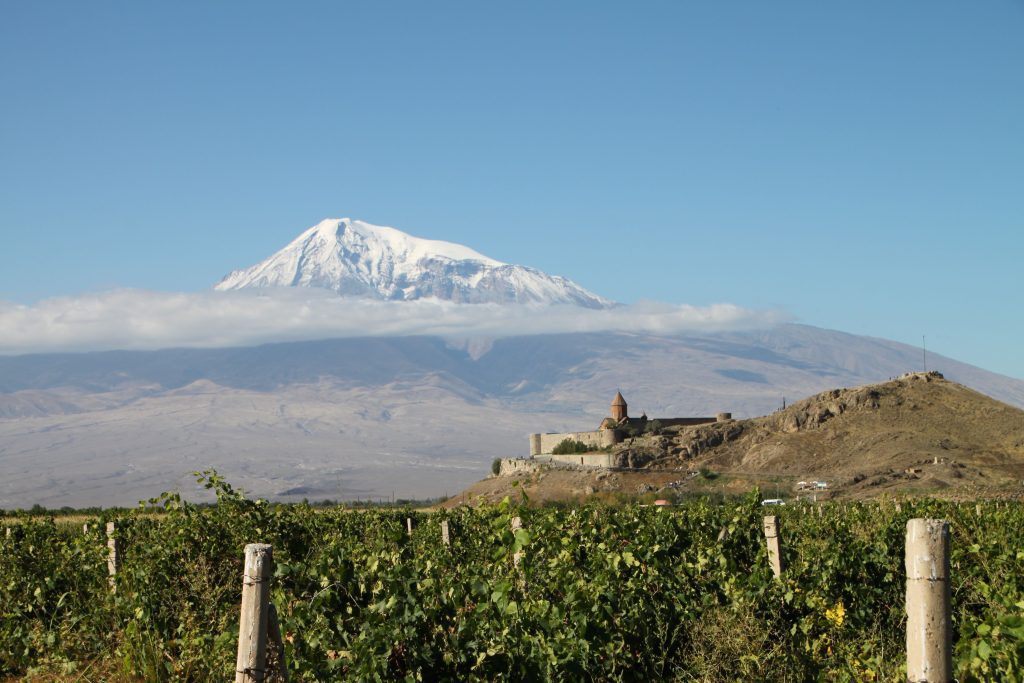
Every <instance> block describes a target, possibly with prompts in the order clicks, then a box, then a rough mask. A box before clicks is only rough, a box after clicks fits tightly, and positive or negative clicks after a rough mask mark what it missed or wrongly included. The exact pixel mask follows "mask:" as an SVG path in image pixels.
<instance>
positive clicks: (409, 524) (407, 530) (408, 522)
mask: <svg viewBox="0 0 1024 683" xmlns="http://www.w3.org/2000/svg"><path fill="white" fill-rule="evenodd" d="M405 533H406V534H408V535H409V536H410V537H411V536H412V517H406V518H405Z"/></svg>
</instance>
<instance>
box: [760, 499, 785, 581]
mask: <svg viewBox="0 0 1024 683" xmlns="http://www.w3.org/2000/svg"><path fill="white" fill-rule="evenodd" d="M764 537H765V539H766V540H767V541H768V563H769V564H771V566H772V573H773V574H775V578H776V579H777V578H779V576H780V575H781V574H782V548H781V547H780V544H779V518H778V517H776V516H775V515H768V516H767V517H765V518H764Z"/></svg>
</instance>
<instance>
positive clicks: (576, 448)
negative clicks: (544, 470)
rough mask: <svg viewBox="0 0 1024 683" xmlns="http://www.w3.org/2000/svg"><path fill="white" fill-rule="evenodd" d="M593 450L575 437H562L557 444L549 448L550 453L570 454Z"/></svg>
mask: <svg viewBox="0 0 1024 683" xmlns="http://www.w3.org/2000/svg"><path fill="white" fill-rule="evenodd" d="M592 450H594V449H593V448H591V447H590V446H588V445H587V444H585V443H583V442H582V441H577V440H576V439H569V438H566V439H562V440H561V441H560V442H559V443H558V445H557V446H555V447H554V448H552V449H551V454H552V455H572V454H573V453H589V452H590V451H592Z"/></svg>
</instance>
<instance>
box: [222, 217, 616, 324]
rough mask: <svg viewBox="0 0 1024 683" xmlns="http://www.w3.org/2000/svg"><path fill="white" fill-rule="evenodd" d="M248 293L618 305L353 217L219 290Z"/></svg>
mask: <svg viewBox="0 0 1024 683" xmlns="http://www.w3.org/2000/svg"><path fill="white" fill-rule="evenodd" d="M248 287H320V288H324V289H330V290H333V291H335V292H337V293H338V294H341V295H343V296H356V297H367V298H373V299H388V300H406V301H408V300H412V299H422V298H430V297H433V298H437V299H445V300H448V301H455V302H459V303H543V304H573V305H576V306H583V307H586V308H606V307H608V306H612V305H614V302H612V301H609V300H608V299H604V298H602V297H600V296H598V295H596V294H594V293H592V292H589V291H587V290H586V289H584V288H582V287H580V286H579V285H577V284H576V283H574V282H572V281H571V280H568V279H566V278H564V277H559V276H557V275H548V274H546V273H543V272H541V271H539V270H536V269H534V268H528V267H526V266H517V265H512V264H508V263H502V262H501V261H496V260H494V259H492V258H488V257H487V256H484V255H483V254H480V253H478V252H476V251H473V250H472V249H470V248H469V247H465V246H462V245H460V244H453V243H451V242H441V241H437V240H426V239H420V238H418V237H413V236H412V235H408V234H406V233H404V232H402V231H400V230H396V229H395V228H389V227H384V226H379V225H371V224H370V223H365V222H363V221H358V220H353V219H350V218H340V219H338V218H331V219H327V220H324V221H321V222H320V223H319V224H317V225H315V226H313V227H312V228H310V229H308V230H306V231H305V232H303V233H302V234H301V235H299V236H298V237H297V238H296V239H295V240H293V241H292V242H291V243H290V244H289V245H288V246H286V247H285V248H284V249H282V250H281V251H279V252H277V253H276V254H274V255H273V256H271V257H270V258H268V259H266V260H265V261H262V262H261V263H257V264H256V265H255V266H252V267H251V268H246V269H245V270H236V271H234V272H233V273H231V274H230V275H228V276H227V277H225V278H224V279H223V280H221V281H220V283H218V284H217V285H216V286H215V287H214V289H218V290H230V289H243V288H248Z"/></svg>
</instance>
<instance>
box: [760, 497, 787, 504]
mask: <svg viewBox="0 0 1024 683" xmlns="http://www.w3.org/2000/svg"><path fill="white" fill-rule="evenodd" d="M785 504H786V501H784V500H782V499H781V498H765V499H764V500H762V501H761V505H785Z"/></svg>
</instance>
